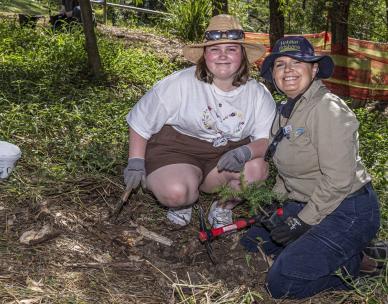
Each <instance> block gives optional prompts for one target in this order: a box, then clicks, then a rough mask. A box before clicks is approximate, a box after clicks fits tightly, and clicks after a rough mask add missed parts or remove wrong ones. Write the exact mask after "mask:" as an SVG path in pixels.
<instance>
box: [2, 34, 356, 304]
mask: <svg viewBox="0 0 388 304" xmlns="http://www.w3.org/2000/svg"><path fill="white" fill-rule="evenodd" d="M102 30H103V31H104V32H105V33H106V34H109V35H112V36H114V37H116V38H117V39H125V41H127V42H128V43H129V44H134V43H140V44H142V45H145V44H146V45H147V46H148V47H149V48H152V49H160V50H163V53H164V54H166V55H167V56H169V58H171V59H172V60H175V59H177V60H180V59H181V55H180V49H181V46H182V43H181V42H178V41H174V40H170V39H165V40H164V39H161V38H160V37H158V36H156V35H153V34H149V33H141V32H137V31H128V30H122V29H108V28H104V27H102ZM26 161H27V160H23V159H22V160H21V161H20V163H19V164H18V166H26V167H27V168H28V164H26V163H24V162H26ZM30 174H31V175H29V176H28V177H24V178H22V177H21V176H18V175H17V172H15V173H14V174H13V176H12V177H11V179H10V181H11V180H12V179H17V180H18V183H19V184H20V187H23V189H19V193H16V192H15V194H12V192H11V191H3V190H1V189H6V188H7V183H8V181H3V182H0V219H1V221H0V225H1V229H2V234H1V235H0V303H25V304H26V303H255V302H254V301H256V302H257V303H259V302H260V303H277V302H281V303H294V302H293V301H275V300H273V299H271V298H269V296H268V295H267V293H266V291H265V288H264V283H263V282H264V279H265V271H266V270H267V264H266V262H264V260H263V259H262V256H261V255H260V254H259V253H258V254H249V253H246V252H245V251H244V250H243V249H242V248H241V247H240V245H239V243H238V240H239V237H240V236H241V233H242V232H239V233H235V234H231V235H228V236H226V237H222V238H220V239H217V240H215V241H214V242H213V243H212V245H213V250H214V255H215V257H216V259H217V261H218V264H217V265H213V264H212V263H211V262H210V260H209V258H208V256H207V254H206V251H205V248H204V246H203V245H202V244H201V243H200V242H199V241H198V239H197V237H198V230H199V229H198V215H197V213H196V212H195V213H194V216H193V219H192V222H191V223H190V225H188V226H187V227H184V228H178V227H174V226H172V225H171V224H169V223H168V221H167V219H166V217H165V212H166V210H165V209H164V208H162V207H161V206H160V205H158V203H157V202H156V201H155V200H154V198H153V197H152V195H150V194H149V193H136V194H133V195H132V196H131V197H130V200H129V201H128V203H127V205H126V206H125V207H124V209H123V211H122V213H121V214H120V217H119V218H118V221H117V222H116V223H112V222H111V221H109V220H107V217H108V214H109V212H110V211H111V210H112V209H113V208H114V206H115V205H116V203H117V201H118V199H119V198H120V195H121V194H122V191H123V188H122V185H121V177H119V176H118V177H117V180H112V179H109V178H107V177H85V178H82V179H81V178H80V179H78V180H71V181H68V182H63V183H61V184H55V183H50V182H46V183H45V184H44V186H42V182H39V183H38V177H34V176H33V172H31V173H30ZM2 191H3V192H2ZM23 192H29V196H28V197H34V199H33V200H30V199H28V200H27V199H24V198H23V197H25V196H24V195H23ZM35 193H36V195H35V196H34V194H35ZM212 199H213V197H210V196H203V197H201V199H200V201H199V204H200V205H201V206H202V207H203V209H204V210H205V211H207V209H208V208H209V206H210V203H211V200H212ZM235 214H236V215H238V216H245V215H246V214H247V213H246V210H245V208H244V206H240V207H238V208H237V210H235ZM42 227H48V228H49V229H50V233H48V234H46V237H43V238H41V239H39V240H36V241H33V242H32V244H31V243H30V244H27V245H26V244H22V243H21V242H20V237H21V236H22V235H23V233H24V232H26V231H30V230H32V229H35V231H39V230H40V229H42ZM145 229H146V230H148V231H151V232H153V233H156V234H157V235H159V236H163V237H165V238H168V239H169V240H171V241H172V244H171V245H170V246H168V245H164V244H162V243H160V242H157V241H155V240H154V239H149V238H147V237H145V236H144V230H145ZM340 300H341V303H354V299H351V298H349V299H347V295H346V294H344V293H342V294H325V295H321V296H317V297H315V298H313V299H308V300H306V301H303V302H306V303H331V302H333V301H335V302H339V301H340ZM298 303H300V302H298Z"/></svg>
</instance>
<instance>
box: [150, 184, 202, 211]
mask: <svg viewBox="0 0 388 304" xmlns="http://www.w3.org/2000/svg"><path fill="white" fill-rule="evenodd" d="M154 194H155V196H156V197H157V198H158V200H159V202H160V203H161V204H162V205H164V206H166V207H169V208H178V207H183V206H187V205H191V204H193V203H194V202H195V201H196V200H197V198H198V196H199V191H198V190H197V191H192V190H190V189H189V188H188V187H187V186H186V185H184V184H179V183H176V184H171V185H169V186H167V187H165V188H164V189H163V190H162V192H160V193H154Z"/></svg>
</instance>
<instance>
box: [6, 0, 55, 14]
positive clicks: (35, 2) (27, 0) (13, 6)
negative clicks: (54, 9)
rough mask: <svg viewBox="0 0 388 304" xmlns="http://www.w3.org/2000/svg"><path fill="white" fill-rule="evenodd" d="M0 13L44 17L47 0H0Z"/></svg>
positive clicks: (47, 6)
mask: <svg viewBox="0 0 388 304" xmlns="http://www.w3.org/2000/svg"><path fill="white" fill-rule="evenodd" d="M0 11H1V12H7V13H22V14H26V15H46V14H48V12H49V0H0Z"/></svg>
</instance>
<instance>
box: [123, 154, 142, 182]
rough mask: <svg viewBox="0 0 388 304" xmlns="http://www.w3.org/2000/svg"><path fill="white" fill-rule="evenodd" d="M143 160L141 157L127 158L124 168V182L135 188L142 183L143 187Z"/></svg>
mask: <svg viewBox="0 0 388 304" xmlns="http://www.w3.org/2000/svg"><path fill="white" fill-rule="evenodd" d="M145 175H146V173H145V162H144V159H143V158H137V157H136V158H128V165H127V167H126V168H125V169H124V183H125V184H126V185H127V186H129V187H131V188H133V189H134V188H137V187H138V186H139V185H140V183H142V186H143V188H145Z"/></svg>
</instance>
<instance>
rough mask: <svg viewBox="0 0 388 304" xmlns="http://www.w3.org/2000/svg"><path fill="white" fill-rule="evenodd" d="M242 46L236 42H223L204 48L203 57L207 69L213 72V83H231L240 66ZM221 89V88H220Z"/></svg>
mask: <svg viewBox="0 0 388 304" xmlns="http://www.w3.org/2000/svg"><path fill="white" fill-rule="evenodd" d="M241 48H242V46H241V45H240V44H236V43H225V44H216V45H212V46H208V47H206V48H205V52H204V59H205V62H206V66H207V68H208V69H209V71H210V72H211V73H212V74H213V81H214V84H215V85H217V86H218V85H219V84H221V83H222V84H223V85H222V86H224V85H225V84H230V86H231V85H232V83H233V79H234V76H235V74H236V72H237V71H238V69H239V68H240V66H241V62H242V49H241ZM221 89H222V88H221Z"/></svg>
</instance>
